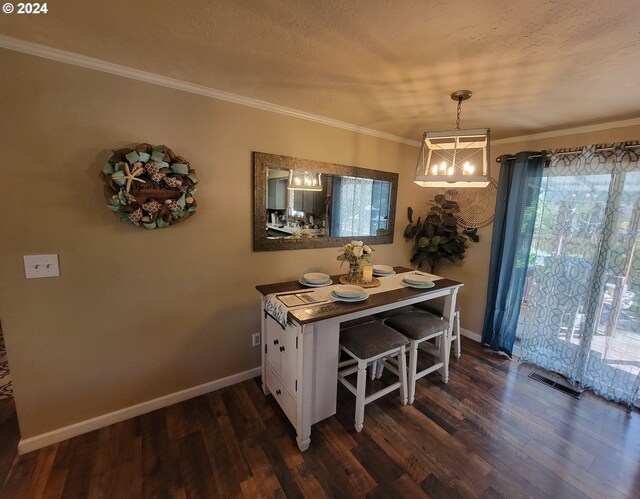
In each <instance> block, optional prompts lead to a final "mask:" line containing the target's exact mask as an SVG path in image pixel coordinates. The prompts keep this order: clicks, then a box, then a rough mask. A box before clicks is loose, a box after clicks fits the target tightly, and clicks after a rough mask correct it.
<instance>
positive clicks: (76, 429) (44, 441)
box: [18, 367, 261, 454]
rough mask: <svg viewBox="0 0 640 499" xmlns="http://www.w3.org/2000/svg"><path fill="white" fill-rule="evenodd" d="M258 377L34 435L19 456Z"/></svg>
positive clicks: (247, 375) (250, 374)
mask: <svg viewBox="0 0 640 499" xmlns="http://www.w3.org/2000/svg"><path fill="white" fill-rule="evenodd" d="M260 374H261V369H260V367H256V368H254V369H249V370H248V371H244V372H241V373H238V374H234V375H232V376H228V377H226V378H222V379H218V380H215V381H210V382H208V383H204V384H202V385H198V386H194V387H191V388H187V389H186V390H181V391H179V392H175V393H170V394H169V395H164V396H162V397H158V398H156V399H153V400H148V401H146V402H142V403H140V404H136V405H132V406H131V407H125V408H124V409H119V410H117V411H114V412H109V413H107V414H103V415H102V416H97V417H95V418H91V419H87V420H86V421H80V422H78V423H74V424H72V425H69V426H65V427H63V428H58V429H57V430H53V431H49V432H47V433H42V434H41V435H36V436H35V437H29V438H25V439H21V440H20V442H19V443H18V454H25V453H27V452H31V451H33V450H36V449H40V448H42V447H46V446H47V445H51V444H55V443H57V442H61V441H62V440H67V439H68V438H72V437H75V436H78V435H82V434H83V433H88V432H90V431H93V430H97V429H99V428H104V427H105V426H109V425H112V424H115V423H119V422H120V421H124V420H125V419H130V418H133V417H136V416H140V415H142V414H146V413H148V412H151V411H155V410H156V409H162V408H163V407H167V406H170V405H173V404H177V403H178V402H182V401H184V400H188V399H190V398H194V397H198V396H200V395H204V394H205V393H209V392H213V391H215V390H219V389H221V388H225V387H227V386H231V385H235V384H236V383H241V382H243V381H246V380H248V379H251V378H255V377H256V376H260Z"/></svg>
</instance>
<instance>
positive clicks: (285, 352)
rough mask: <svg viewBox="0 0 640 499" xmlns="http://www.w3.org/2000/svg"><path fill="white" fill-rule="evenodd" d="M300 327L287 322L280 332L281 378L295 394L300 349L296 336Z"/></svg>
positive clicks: (288, 389) (286, 386)
mask: <svg viewBox="0 0 640 499" xmlns="http://www.w3.org/2000/svg"><path fill="white" fill-rule="evenodd" d="M297 334H298V327H297V326H294V325H293V324H287V327H286V329H284V330H281V334H280V379H281V380H282V383H283V384H284V387H285V388H286V389H287V391H288V392H289V393H290V394H291V395H293V396H295V394H296V389H297V387H296V379H297V369H298V350H297V342H296V337H297Z"/></svg>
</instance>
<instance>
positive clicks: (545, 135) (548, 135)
mask: <svg viewBox="0 0 640 499" xmlns="http://www.w3.org/2000/svg"><path fill="white" fill-rule="evenodd" d="M630 126H640V118H632V119H629V120H621V121H610V122H608V123H598V124H597V125H586V126H579V127H575V128H565V129H563V130H554V131H551V132H541V133H534V134H531V135H520V136H519V137H509V138H507V139H498V140H492V141H491V144H492V145H493V144H514V143H516V142H524V141H527V140H541V139H552V138H555V137H565V136H567V135H577V134H580V133H592V132H602V131H603V130H612V129H614V128H626V127H630Z"/></svg>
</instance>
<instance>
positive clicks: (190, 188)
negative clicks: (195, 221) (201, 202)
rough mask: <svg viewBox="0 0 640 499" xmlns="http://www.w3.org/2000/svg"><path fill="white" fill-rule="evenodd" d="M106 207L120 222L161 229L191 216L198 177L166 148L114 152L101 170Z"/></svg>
mask: <svg viewBox="0 0 640 499" xmlns="http://www.w3.org/2000/svg"><path fill="white" fill-rule="evenodd" d="M102 178H103V179H104V182H105V186H104V193H105V198H106V200H107V208H109V209H110V210H111V211H113V212H114V213H115V214H116V215H117V216H118V218H119V219H120V221H121V222H125V223H130V224H132V225H135V226H136V227H143V228H145V229H150V230H151V229H162V228H165V227H169V226H170V225H175V224H177V223H179V222H182V221H183V220H186V219H187V218H189V217H190V216H192V215H193V214H194V213H195V212H196V210H197V206H198V205H197V203H196V201H195V199H194V194H195V193H196V191H197V190H198V187H197V184H198V177H197V176H196V172H195V170H194V169H193V168H191V165H190V164H189V162H188V161H187V160H186V159H184V158H183V157H182V156H178V155H176V154H175V153H174V152H173V151H172V150H171V149H169V148H168V147H167V146H162V145H160V146H152V145H151V144H146V143H143V144H138V145H137V146H136V147H135V148H133V149H118V150H117V151H114V152H113V153H112V154H111V156H110V157H109V159H108V160H107V162H106V163H105V165H104V166H103V168H102Z"/></svg>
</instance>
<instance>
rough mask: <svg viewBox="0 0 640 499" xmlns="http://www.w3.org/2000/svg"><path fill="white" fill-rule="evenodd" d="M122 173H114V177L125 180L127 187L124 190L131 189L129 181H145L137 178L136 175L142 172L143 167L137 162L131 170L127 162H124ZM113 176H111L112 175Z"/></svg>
mask: <svg viewBox="0 0 640 499" xmlns="http://www.w3.org/2000/svg"><path fill="white" fill-rule="evenodd" d="M124 173H125V174H122V172H120V175H115V176H116V178H117V179H118V180H126V181H127V187H126V188H125V192H127V193H128V192H129V190H130V189H131V183H132V182H141V183H143V184H145V183H146V181H145V180H143V179H141V178H138V175H140V174H142V173H144V168H142V166H140V165H139V164H136V165H135V166H134V167H133V170H129V163H125V164H124ZM112 178H113V176H112Z"/></svg>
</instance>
